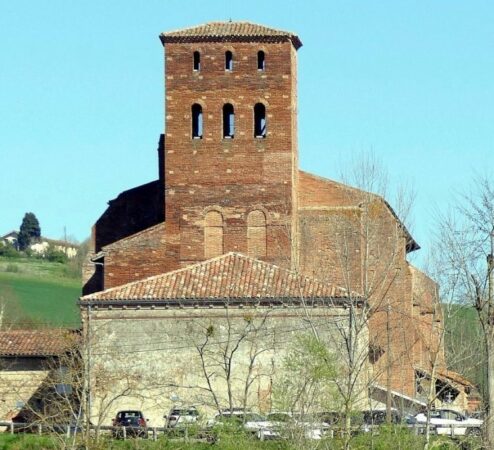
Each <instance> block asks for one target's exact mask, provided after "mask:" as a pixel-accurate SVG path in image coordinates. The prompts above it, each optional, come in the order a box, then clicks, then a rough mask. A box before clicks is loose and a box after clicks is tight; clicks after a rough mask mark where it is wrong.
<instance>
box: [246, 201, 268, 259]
mask: <svg viewBox="0 0 494 450" xmlns="http://www.w3.org/2000/svg"><path fill="white" fill-rule="evenodd" d="M266 222H267V220H266V214H265V213H264V211H262V210H260V209H254V210H252V211H251V212H250V213H249V214H248V215H247V254H248V255H249V256H252V257H255V258H262V257H265V256H266V253H267V239H266V238H267V233H266Z"/></svg>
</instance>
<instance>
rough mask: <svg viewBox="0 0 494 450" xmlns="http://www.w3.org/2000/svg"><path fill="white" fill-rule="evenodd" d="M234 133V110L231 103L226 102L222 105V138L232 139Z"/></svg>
mask: <svg viewBox="0 0 494 450" xmlns="http://www.w3.org/2000/svg"><path fill="white" fill-rule="evenodd" d="M234 134H235V112H234V110H233V105H231V104H230V103H226V104H225V105H223V138H224V139H233V135H234Z"/></svg>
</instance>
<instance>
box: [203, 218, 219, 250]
mask: <svg viewBox="0 0 494 450" xmlns="http://www.w3.org/2000/svg"><path fill="white" fill-rule="evenodd" d="M222 254H223V216H222V215H221V213H220V212H218V211H209V212H208V213H207V214H206V217H205V218H204V257H205V258H214V257H215V256H220V255H222Z"/></svg>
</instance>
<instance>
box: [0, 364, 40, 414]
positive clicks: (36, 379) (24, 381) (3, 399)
mask: <svg viewBox="0 0 494 450" xmlns="http://www.w3.org/2000/svg"><path fill="white" fill-rule="evenodd" d="M48 374H49V370H47V369H46V365H45V364H44V358H1V359H0V420H11V419H12V418H13V417H15V416H16V415H17V414H18V413H19V412H20V411H21V410H22V408H23V406H24V405H26V404H27V403H28V402H29V400H30V399H31V397H32V396H33V395H34V394H35V393H36V392H37V391H38V390H39V389H40V388H41V386H42V385H43V382H44V381H45V380H46V378H47V377H48Z"/></svg>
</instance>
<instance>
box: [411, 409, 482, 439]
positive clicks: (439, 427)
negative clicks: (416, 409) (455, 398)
mask: <svg viewBox="0 0 494 450" xmlns="http://www.w3.org/2000/svg"><path fill="white" fill-rule="evenodd" d="M430 417H431V419H430V423H431V424H432V425H433V426H434V427H435V429H436V432H437V434H445V435H450V436H451V435H452V436H465V435H466V434H469V435H480V434H481V429H482V424H483V421H482V420H479V419H473V418H471V417H467V416H465V415H463V414H461V413H459V412H457V411H453V410H451V409H436V410H433V411H431V415H430ZM415 419H416V420H417V423H419V424H424V423H426V422H427V415H426V414H425V413H419V414H417V415H416V416H415Z"/></svg>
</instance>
